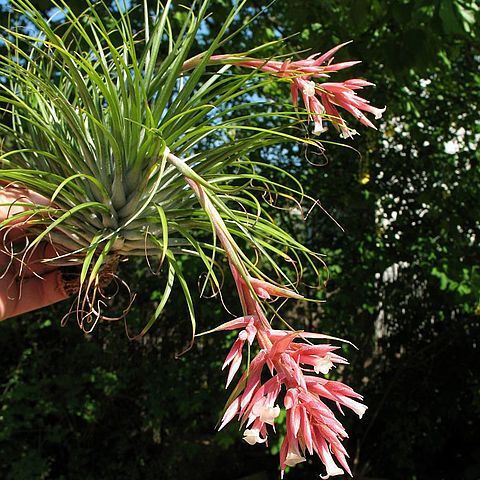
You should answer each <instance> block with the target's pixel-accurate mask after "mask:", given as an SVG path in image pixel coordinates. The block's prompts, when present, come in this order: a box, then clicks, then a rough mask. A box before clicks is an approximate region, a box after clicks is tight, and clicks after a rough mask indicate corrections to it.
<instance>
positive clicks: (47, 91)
mask: <svg viewBox="0 0 480 480" xmlns="http://www.w3.org/2000/svg"><path fill="white" fill-rule="evenodd" d="M11 3H12V5H13V7H14V8H16V9H18V10H19V12H20V13H21V14H22V15H24V16H25V17H26V18H27V19H28V21H29V22H30V24H31V27H30V28H29V30H28V31H27V30H22V29H21V28H17V27H15V26H11V27H10V28H9V29H7V30H6V31H4V32H3V33H2V41H3V42H4V44H5V46H6V48H7V51H8V54H7V55H6V56H3V57H2V58H1V59H0V60H1V65H0V80H1V81H0V102H2V104H3V105H4V107H3V111H4V116H5V118H7V119H8V120H9V122H10V123H8V122H5V123H4V125H2V127H1V128H2V130H3V132H4V134H5V135H6V137H7V138H8V139H9V141H10V146H8V148H4V151H3V152H1V151H0V180H2V181H3V182H4V183H5V182H6V183H15V184H21V185H24V186H26V187H28V188H30V189H32V190H35V191H36V192H38V193H40V194H41V195H43V196H44V197H46V198H47V199H49V202H47V205H46V206H45V205H42V206H35V205H33V206H30V207H29V211H28V214H29V215H30V216H29V224H30V225H31V228H32V229H33V231H34V232H35V236H34V237H33V238H32V239H31V241H30V243H29V244H28V245H27V247H26V248H25V249H24V250H23V251H22V253H21V255H28V252H29V251H31V250H32V249H34V248H35V246H36V245H37V244H38V243H39V242H41V241H44V240H48V241H49V242H51V243H52V244H54V245H57V246H61V247H62V254H60V253H59V255H58V257H57V258H54V259H51V260H50V261H52V262H55V263H57V264H59V265H78V268H79V282H78V293H77V297H76V302H75V304H74V306H73V311H74V312H75V314H76V316H77V319H78V322H79V324H80V326H81V327H82V328H83V329H85V330H86V331H90V330H91V329H92V328H93V327H94V326H95V324H96V323H97V322H98V320H100V319H102V318H104V315H105V312H104V307H106V306H107V304H108V302H107V300H106V299H105V285H106V284H107V283H108V282H109V281H110V280H111V278H118V275H117V269H118V265H119V262H121V261H123V260H125V259H127V258H129V257H132V256H145V257H147V258H152V257H155V258H157V259H158V260H159V263H160V265H164V266H165V269H166V271H167V274H166V286H165V289H164V292H163V296H162V298H161V300H160V302H159V305H158V307H157V309H156V311H155V312H154V314H153V315H152V318H151V319H150V321H148V323H147V324H146V325H145V328H144V329H143V331H142V332H141V334H144V333H146V332H147V331H148V329H149V328H151V326H152V325H153V323H154V322H155V320H156V319H157V318H158V316H159V315H160V314H161V312H162V310H163V308H164V307H165V305H166V302H167V300H168V297H169V295H170V292H171V290H172V285H173V283H174V281H175V279H178V281H179V283H180V285H181V287H182V289H183V292H184V295H185V299H186V303H187V305H188V310H189V312H190V319H191V322H192V327H193V333H194V334H195V315H194V307H193V302H192V297H191V294H190V291H189V288H188V286H187V284H186V282H185V279H184V277H183V275H182V270H181V268H180V265H179V263H178V261H177V259H178V256H179V255H193V256H196V257H199V258H200V259H201V260H202V261H203V263H204V265H205V268H206V270H207V278H208V281H209V282H210V283H211V285H213V288H214V290H216V291H218V290H219V289H220V281H219V279H218V275H217V274H216V268H215V265H216V264H217V263H218V262H217V257H218V256H219V255H224V256H225V257H226V259H227V261H228V265H229V267H230V270H231V272H232V275H233V278H234V281H235V284H236V287H237V291H238V295H239V299H240V304H241V307H242V310H243V312H242V315H241V316H239V317H238V318H235V319H234V320H230V321H228V322H226V323H224V324H223V325H221V326H219V327H217V328H216V329H215V330H217V331H219V330H235V329H239V330H240V333H239V334H238V338H237V340H236V341H235V343H234V345H233V346H232V349H231V350H230V352H229V354H228V356H227V359H226V361H225V365H224V367H227V366H229V374H228V381H227V385H228V384H229V383H230V382H231V381H232V380H233V378H234V377H235V375H236V373H237V372H238V370H239V368H240V366H241V364H242V350H243V347H244V345H245V343H248V345H249V346H252V345H253V342H254V340H255V339H256V340H257V342H258V346H259V351H258V353H257V355H256V356H255V358H254V359H253V360H252V361H251V363H250V364H249V366H248V368H247V369H246V370H245V371H244V373H243V374H242V375H241V377H240V379H239V380H238V382H237V385H236V387H235V388H234V391H233V392H232V395H231V397H230V400H229V401H228V403H227V407H226V410H225V412H224V415H223V419H222V423H221V428H223V426H224V425H226V424H227V423H228V422H230V421H231V420H232V419H233V418H234V417H235V416H238V418H239V420H240V422H241V424H242V425H244V427H245V430H244V439H245V441H247V442H248V443H250V444H254V443H263V442H266V441H267V437H268V434H269V433H270V432H269V430H272V429H274V425H275V419H276V418H277V417H278V415H279V412H280V406H279V403H281V402H283V406H284V408H285V409H286V411H287V423H286V427H287V434H286V436H285V439H284V440H283V443H282V447H281V452H280V466H281V470H282V475H283V472H284V470H285V468H286V467H288V466H294V465H295V464H297V463H299V462H302V461H304V460H305V455H306V452H308V453H310V454H313V453H316V454H317V455H318V456H319V457H320V459H321V460H322V462H323V463H324V464H325V466H326V469H327V477H328V476H330V475H338V474H341V473H343V470H342V469H341V468H340V467H339V466H338V465H337V463H336V461H337V462H338V463H339V464H340V465H341V466H342V467H343V469H345V470H346V471H347V472H349V473H350V470H349V467H348V464H347V461H346V457H347V453H346V451H345V449H344V447H343V446H342V443H341V441H342V439H343V438H345V437H346V436H347V434H346V432H345V430H344V429H343V427H342V425H341V424H340V422H339V421H338V420H337V419H336V418H335V416H334V414H333V412H332V410H331V409H330V407H329V406H328V405H327V403H325V401H324V400H325V399H326V400H328V401H331V402H333V403H335V404H336V405H337V406H338V408H339V409H340V408H341V407H340V406H341V405H344V406H346V407H348V408H350V409H352V410H353V411H355V412H356V413H357V414H358V415H359V416H362V414H363V413H364V411H365V409H366V407H365V406H364V405H362V404H361V403H359V402H358V400H359V399H361V396H360V395H359V394H357V393H355V392H354V391H353V390H352V389H351V388H349V387H347V386H346V385H344V384H342V383H339V382H335V381H331V380H327V379H326V378H325V377H324V375H326V374H327V373H328V372H329V370H330V369H331V368H332V367H333V366H334V365H335V364H339V363H346V360H345V359H344V358H342V357H341V356H339V355H338V354H337V353H335V351H336V349H337V347H334V346H332V345H330V344H325V343H323V344H313V343H312V340H315V339H323V340H338V339H334V338H333V337H329V336H328V335H323V334H318V333H306V332H303V331H295V330H293V329H290V330H279V329H274V328H273V327H272V326H271V320H269V319H268V318H267V317H268V316H271V317H272V319H275V317H278V312H277V311H276V310H274V309H273V308H272V307H271V305H270V303H267V302H265V301H264V300H268V299H270V298H273V297H286V298H296V299H301V298H303V297H302V296H301V295H300V294H299V293H297V291H296V289H295V286H296V285H298V281H297V282H296V283H295V282H293V281H291V280H289V278H288V276H287V275H286V274H285V273H284V270H285V269H284V268H282V266H283V265H285V262H286V261H287V262H290V264H295V265H296V270H297V272H301V270H302V268H303V265H304V264H308V265H309V266H310V267H311V268H314V269H316V264H317V263H318V262H317V260H319V259H320V258H319V255H318V254H316V253H315V252H312V251H310V250H309V249H308V248H307V247H305V246H303V245H302V244H301V243H299V242H298V241H296V240H295V239H294V238H292V237H291V236H290V235H289V234H288V232H286V231H285V230H283V229H282V228H281V227H280V226H278V225H276V224H275V222H274V220H273V219H272V217H271V216H269V215H268V212H267V211H266V210H265V205H264V202H262V201H261V198H262V195H261V194H262V193H264V192H265V191H273V192H274V193H275V195H277V196H280V197H283V198H284V199H286V200H291V199H293V198H295V197H303V198H307V197H306V196H305V194H304V193H303V191H302V187H301V185H300V184H298V182H297V181H296V180H295V179H294V178H292V177H291V176H290V175H288V174H287V173H286V172H284V175H286V178H288V179H289V182H290V183H291V184H293V185H296V186H295V187H291V186H290V187H287V186H284V185H279V184H277V183H276V182H275V180H273V179H271V178H270V175H269V169H273V170H278V167H277V166H276V165H274V164H268V163H259V162H258V161H253V160H251V158H250V157H249V155H250V154H251V153H252V152H253V151H257V150H259V149H263V148H266V147H269V146H271V145H274V144H278V143H281V142H301V143H303V144H308V145H310V146H312V147H314V148H318V149H322V148H323V147H322V144H321V143H320V140H319V138H318V137H316V138H315V137H314V138H308V139H305V138H301V137H299V134H298V132H299V131H301V129H300V128H299V126H301V124H302V123H304V122H305V121H308V120H310V121H312V122H313V124H314V130H313V133H314V134H320V133H321V132H323V130H324V129H325V125H327V124H331V125H333V126H334V127H335V128H337V129H339V130H340V131H341V133H342V135H343V136H344V137H351V136H352V135H353V134H354V133H355V132H354V130H352V129H351V128H350V127H349V126H348V125H347V123H346V122H345V120H344V119H343V118H342V116H341V115H340V113H339V110H338V108H339V107H341V108H343V109H345V110H346V111H347V112H349V113H351V114H352V115H354V116H355V117H356V118H358V119H359V120H360V121H361V122H362V123H363V124H365V125H367V126H369V127H373V126H374V125H373V124H372V123H371V121H370V120H369V119H367V117H366V116H365V113H372V114H374V115H375V117H379V116H380V115H381V113H382V110H380V109H377V108H375V107H372V106H371V105H370V104H369V103H368V101H367V100H365V99H363V98H361V97H359V96H358V95H357V91H358V90H359V89H362V88H363V87H365V86H368V85H371V84H370V83H369V82H366V81H364V80H360V79H352V80H347V81H345V82H340V83H335V82H329V81H325V79H328V77H329V76H330V75H331V74H333V73H335V72H336V71H338V70H341V69H344V68H347V67H350V66H352V65H353V64H354V63H355V62H344V63H334V62H333V55H334V54H335V53H336V51H337V50H338V49H339V48H340V47H341V46H342V45H340V46H338V47H335V48H333V49H332V50H330V51H329V52H327V53H325V54H323V55H322V54H314V55H312V56H310V57H308V58H307V59H305V60H299V61H290V60H287V61H280V60H275V59H261V58H258V53H259V52H260V51H261V48H263V47H259V48H257V49H254V50H252V51H249V52H246V53H243V54H238V53H235V54H219V53H218V50H220V49H221V48H222V46H223V45H224V44H225V43H226V42H227V41H229V40H230V39H231V38H232V36H233V35H234V34H235V32H234V33H230V32H229V29H230V28H231V26H232V23H233V21H234V19H235V18H236V17H237V16H238V14H239V12H240V10H241V7H242V5H243V3H244V2H239V4H238V5H237V6H235V7H234V8H233V10H232V11H231V13H230V14H229V16H228V18H227V19H226V21H225V22H224V24H223V27H222V29H221V31H220V32H219V33H218V35H217V36H216V37H215V38H214V40H213V41H212V43H211V44H210V46H209V47H208V49H207V50H206V51H204V52H202V53H199V54H198V53H197V54H195V55H193V56H192V53H191V52H192V51H193V50H194V49H195V48H197V46H196V43H195V40H196V37H197V33H198V31H199V29H200V28H201V25H202V22H203V21H204V19H205V16H206V15H207V8H208V2H207V1H203V2H195V5H194V6H193V7H192V8H191V9H189V10H188V11H187V16H186V20H185V22H184V23H183V25H182V27H181V29H180V31H178V32H176V34H174V30H175V29H174V26H173V25H172V23H171V21H170V16H171V13H172V12H171V11H172V5H171V3H172V2H171V1H167V2H166V4H165V5H164V6H162V5H160V4H159V6H158V9H157V11H156V12H154V15H153V18H150V14H149V12H148V9H147V7H146V5H145V9H144V10H145V23H144V28H143V29H142V30H139V31H136V30H135V28H134V27H133V26H132V23H131V18H130V15H129V13H128V12H123V11H122V9H119V12H117V13H115V14H114V13H111V12H109V10H108V9H107V8H106V7H105V5H103V4H102V3H100V2H96V3H95V5H93V4H92V5H90V6H89V7H88V8H87V10H86V11H85V12H84V13H83V14H81V15H75V14H74V13H73V12H72V11H71V10H70V9H69V8H68V5H67V3H60V4H56V6H57V8H58V9H59V11H60V12H62V14H63V15H64V16H65V21H64V23H63V25H62V26H61V29H59V30H55V29H53V28H52V27H51V25H50V23H49V21H48V20H46V19H45V18H44V17H43V16H42V15H41V14H40V13H39V12H38V11H37V10H36V9H35V8H34V6H33V5H32V4H31V3H30V2H29V1H28V0H15V1H13V2H11ZM100 9H102V12H100ZM32 32H33V33H32ZM197 51H198V50H197ZM320 80H321V81H320ZM275 81H280V82H285V83H288V84H289V85H290V88H291V94H292V103H293V106H294V108H292V107H288V106H285V105H281V104H277V103H272V102H271V101H265V102H264V104H265V105H264V107H263V108H260V107H262V105H263V104H262V102H259V101H258V98H263V95H262V91H263V90H262V89H263V88H264V87H265V86H266V85H268V84H269V83H271V82H275ZM299 97H301V99H302V101H303V108H302V107H300V106H299ZM253 99H255V101H254V100H253ZM266 124H268V125H269V126H268V127H267V126H265V125H266ZM232 132H235V135H232ZM24 215H25V214H24ZM12 220H14V218H12V219H8V220H6V221H5V222H3V224H0V228H8V227H9V222H10V221H12ZM208 238H210V240H208ZM65 249H66V250H67V251H68V252H67V253H63V252H65ZM252 257H253V258H252ZM258 257H261V258H262V259H263V263H264V271H265V270H266V269H268V271H270V272H272V273H271V275H270V276H273V277H275V278H276V279H278V278H280V279H281V280H282V281H281V282H280V283H277V282H276V281H275V280H272V279H271V278H269V277H268V276H267V275H265V274H264V273H262V272H261V271H260V270H259V267H258V264H257V262H256V261H255V258H258ZM297 280H299V279H297ZM267 372H269V377H268V379H265V378H266V377H265V375H266V374H267ZM335 459H336V460H335ZM327 477H324V478H327Z"/></svg>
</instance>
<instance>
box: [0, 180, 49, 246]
mask: <svg viewBox="0 0 480 480" xmlns="http://www.w3.org/2000/svg"><path fill="white" fill-rule="evenodd" d="M35 205H37V206H38V205H41V206H48V205H50V200H48V199H47V198H45V197H44V196H43V195H40V194H38V193H36V192H33V191H32V190H29V189H28V188H25V187H19V186H16V185H7V186H5V187H3V188H2V189H1V190H0V222H2V221H4V220H6V219H7V218H9V217H12V216H14V215H17V214H19V213H23V212H26V211H28V210H31V208H32V206H35ZM26 222H28V215H26V216H25V217H19V218H16V219H15V220H12V221H11V222H9V223H8V225H7V226H6V227H5V232H6V233H7V235H8V239H9V240H14V239H17V238H19V237H20V236H22V235H24V234H25V227H26ZM4 237H5V234H3V235H2V238H1V239H2V240H3V239H4Z"/></svg>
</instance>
